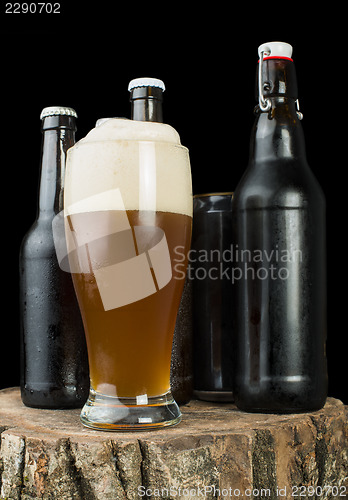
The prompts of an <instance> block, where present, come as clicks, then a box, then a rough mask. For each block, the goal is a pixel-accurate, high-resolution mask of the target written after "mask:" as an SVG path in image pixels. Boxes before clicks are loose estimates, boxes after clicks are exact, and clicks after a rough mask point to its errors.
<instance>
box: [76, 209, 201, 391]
mask: <svg viewBox="0 0 348 500" xmlns="http://www.w3.org/2000/svg"><path fill="white" fill-rule="evenodd" d="M121 216H123V214H120V213H119V212H118V211H109V212H107V211H104V212H102V211H101V212H93V213H92V214H88V213H82V214H75V215H72V216H69V217H68V220H69V225H70V227H71V230H72V231H73V232H79V231H87V230H89V231H93V227H94V226H97V227H100V226H102V225H104V226H105V225H106V226H110V225H111V224H112V223H111V220H112V219H113V222H114V223H115V220H117V218H118V217H121ZM127 217H128V220H129V223H130V226H131V227H139V226H142V225H145V226H146V224H149V223H151V224H153V225H154V226H156V227H159V228H161V229H162V230H163V231H164V233H165V235H166V239H167V243H168V248H169V251H170V254H171V255H170V256H171V260H172V261H173V260H174V248H175V247H180V248H186V249H187V250H188V249H189V247H188V245H189V242H190V237H191V221H192V219H191V217H189V216H187V215H184V214H176V213H171V212H156V213H151V212H148V213H147V212H139V211H137V210H130V211H127ZM116 225H117V222H116ZM149 227H152V226H149ZM132 237H133V238H134V233H133V234H132ZM114 239H115V240H116V239H117V238H114ZM115 244H117V242H116V241H115ZM134 244H135V247H136V240H135V238H134ZM92 245H93V242H92ZM97 245H98V249H97V252H94V258H96V259H100V260H103V261H105V260H108V261H109V262H112V261H113V259H114V255H113V246H114V244H113V235H110V236H108V237H107V238H105V239H104V241H103V242H102V243H101V242H100V241H99V242H97ZM86 247H87V248H82V249H81V252H82V253H84V252H85V251H86V249H87V252H88V245H86ZM108 251H109V252H110V253H109V254H108ZM96 253H97V255H96ZM98 253H99V255H98ZM137 255H139V252H138V253H137ZM180 264H182V263H180ZM185 265H187V262H186V263H185ZM73 281H74V285H75V290H76V293H77V297H78V301H79V304H80V308H81V312H82V316H83V321H84V325H85V332H86V339H87V345H88V352H89V365H90V377H91V385H92V387H93V388H94V389H95V390H96V391H97V392H101V393H103V394H105V395H109V396H118V397H122V398H136V397H137V396H139V395H141V394H147V395H148V396H149V397H153V396H160V395H162V394H165V393H167V392H168V391H169V390H170V386H169V375H170V373H169V370H170V358H171V349H172V337H173V332H174V327H175V321H176V315H177V311H178V307H179V303H180V299H181V294H182V289H183V286H184V280H183V279H182V277H181V273H176V272H175V267H174V268H173V276H172V279H171V280H170V282H169V283H168V284H167V285H166V286H165V287H163V288H162V289H161V290H158V291H156V293H154V294H151V295H149V296H147V297H145V298H144V299H142V300H139V301H136V302H133V303H131V304H127V305H125V306H123V307H117V308H115V309H111V310H108V311H105V310H104V306H103V303H102V300H101V297H100V293H99V290H98V286H97V282H96V279H95V276H94V273H93V271H92V272H90V273H73ZM123 286H125V287H126V286H127V283H124V284H123ZM155 286H156V282H155ZM156 288H157V289H158V286H157V287H156Z"/></svg>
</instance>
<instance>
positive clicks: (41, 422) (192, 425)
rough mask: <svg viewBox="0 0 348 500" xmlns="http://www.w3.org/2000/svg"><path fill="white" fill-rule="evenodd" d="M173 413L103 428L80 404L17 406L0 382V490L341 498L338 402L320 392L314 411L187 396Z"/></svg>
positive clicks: (347, 479) (89, 496)
mask: <svg viewBox="0 0 348 500" xmlns="http://www.w3.org/2000/svg"><path fill="white" fill-rule="evenodd" d="M182 413H183V419H182V422H181V423H180V424H179V425H177V426H174V427H168V428H164V429H161V430H156V431H146V432H145V431H144V432H129V433H126V432H103V431H94V430H91V429H87V428H85V427H83V426H82V425H81V424H80V421H79V414H80V410H38V409H32V408H26V407H25V406H24V405H23V404H22V402H21V399H20V392H19V389H18V388H10V389H5V390H2V391H0V428H1V433H2V436H1V437H2V439H1V498H2V499H8V500H10V499H11V500H12V499H25V500H29V499H34V498H35V499H36V498H43V499H59V500H69V499H81V500H104V499H105V500H106V499H133V500H135V499H137V500H139V498H146V499H148V498H151V499H154V498H157V499H158V498H159V499H175V500H176V499H178V498H185V499H188V498H189V499H193V498H205V499H213V498H243V497H244V498H245V497H247V498H264V497H265V498H272V499H275V498H277V499H279V498H282V497H283V498H296V497H298V498H299V499H300V498H337V499H338V498H344V497H346V496H348V414H347V413H348V412H347V408H345V406H344V405H343V403H342V402H341V401H339V400H337V399H333V398H329V399H328V401H327V403H326V405H325V407H324V408H323V409H322V410H320V411H317V412H313V413H304V414H292V415H273V414H272V415H266V414H248V413H244V412H241V411H239V410H237V408H236V407H235V406H234V405H232V404H213V403H205V402H202V401H191V402H190V403H189V404H187V405H185V406H183V407H182Z"/></svg>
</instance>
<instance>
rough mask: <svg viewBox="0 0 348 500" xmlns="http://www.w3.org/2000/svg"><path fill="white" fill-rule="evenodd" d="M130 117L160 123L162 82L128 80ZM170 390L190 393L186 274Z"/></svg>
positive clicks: (180, 396)
mask: <svg viewBox="0 0 348 500" xmlns="http://www.w3.org/2000/svg"><path fill="white" fill-rule="evenodd" d="M128 90H129V91H130V102H131V119H132V120H138V121H149V122H159V123H163V111H162V102H163V92H164V91H165V85H164V83H163V82H162V80H158V79H157V78H136V79H134V80H132V81H131V82H130V83H129V86H128ZM170 385H171V392H172V394H173V397H174V399H175V401H176V402H177V403H178V404H179V405H181V404H185V403H188V402H189V401H190V399H191V398H192V394H193V365H192V283H191V281H190V280H189V279H188V276H186V279H185V284H184V289H183V294H182V298H181V302H180V307H179V311H178V315H177V320H176V324H175V330H174V337H173V348H172V359H171V375H170Z"/></svg>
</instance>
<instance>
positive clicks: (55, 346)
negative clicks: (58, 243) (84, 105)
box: [20, 107, 89, 408]
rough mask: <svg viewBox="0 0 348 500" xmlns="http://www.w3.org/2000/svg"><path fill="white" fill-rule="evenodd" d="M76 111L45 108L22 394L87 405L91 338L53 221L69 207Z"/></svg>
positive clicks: (23, 281) (26, 295)
mask: <svg viewBox="0 0 348 500" xmlns="http://www.w3.org/2000/svg"><path fill="white" fill-rule="evenodd" d="M76 116H77V115H76V113H75V111H74V110H73V109H71V108H63V107H49V108H44V109H43V111H42V113H41V119H42V133H43V141H42V151H41V177H40V188H39V203H38V215H37V219H36V221H35V222H34V224H33V225H32V227H31V228H30V230H29V231H28V233H27V234H26V235H25V237H24V239H23V241H22V245H21V249H20V314H21V383H20V384H21V396H22V401H23V403H24V404H25V405H27V406H31V407H35V408H73V407H81V406H83V404H84V402H85V400H86V399H87V397H88V392H89V371H88V360H87V349H86V341H85V337H84V331H83V325H82V320H81V315H80V312H79V308H78V304H77V299H76V297H75V292H74V288H73V284H72V279H71V274H70V273H69V272H66V271H63V270H62V269H61V268H60V267H59V264H58V260H57V256H56V251H55V245H54V238H53V230H52V222H53V220H54V218H55V217H56V215H57V214H59V213H60V212H61V211H62V209H63V190H64V173H65V160H66V152H67V150H68V149H69V148H70V147H71V146H73V144H74V142H75V131H76Z"/></svg>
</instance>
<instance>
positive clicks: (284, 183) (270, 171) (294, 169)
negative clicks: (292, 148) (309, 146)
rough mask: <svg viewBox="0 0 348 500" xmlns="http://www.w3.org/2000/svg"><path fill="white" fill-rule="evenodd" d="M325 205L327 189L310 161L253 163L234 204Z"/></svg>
mask: <svg viewBox="0 0 348 500" xmlns="http://www.w3.org/2000/svg"><path fill="white" fill-rule="evenodd" d="M312 202H315V203H320V204H325V196H324V193H323V190H322V188H321V186H320V184H319V182H318V180H317V179H316V177H315V175H314V173H313V171H312V170H311V168H310V167H309V165H308V164H307V162H306V161H299V160H296V159H291V160H290V159H289V160H283V161H281V162H279V161H274V162H264V163H251V164H249V166H248V167H247V169H246V171H245V173H244V175H243V177H242V178H241V180H240V182H239V184H238V185H237V187H236V189H235V192H234V196H233V205H234V207H235V208H236V207H237V206H240V207H241V208H242V207H243V206H244V205H245V208H246V206H250V205H253V204H255V205H257V206H265V207H266V206H284V207H299V206H307V205H308V203H312Z"/></svg>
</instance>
